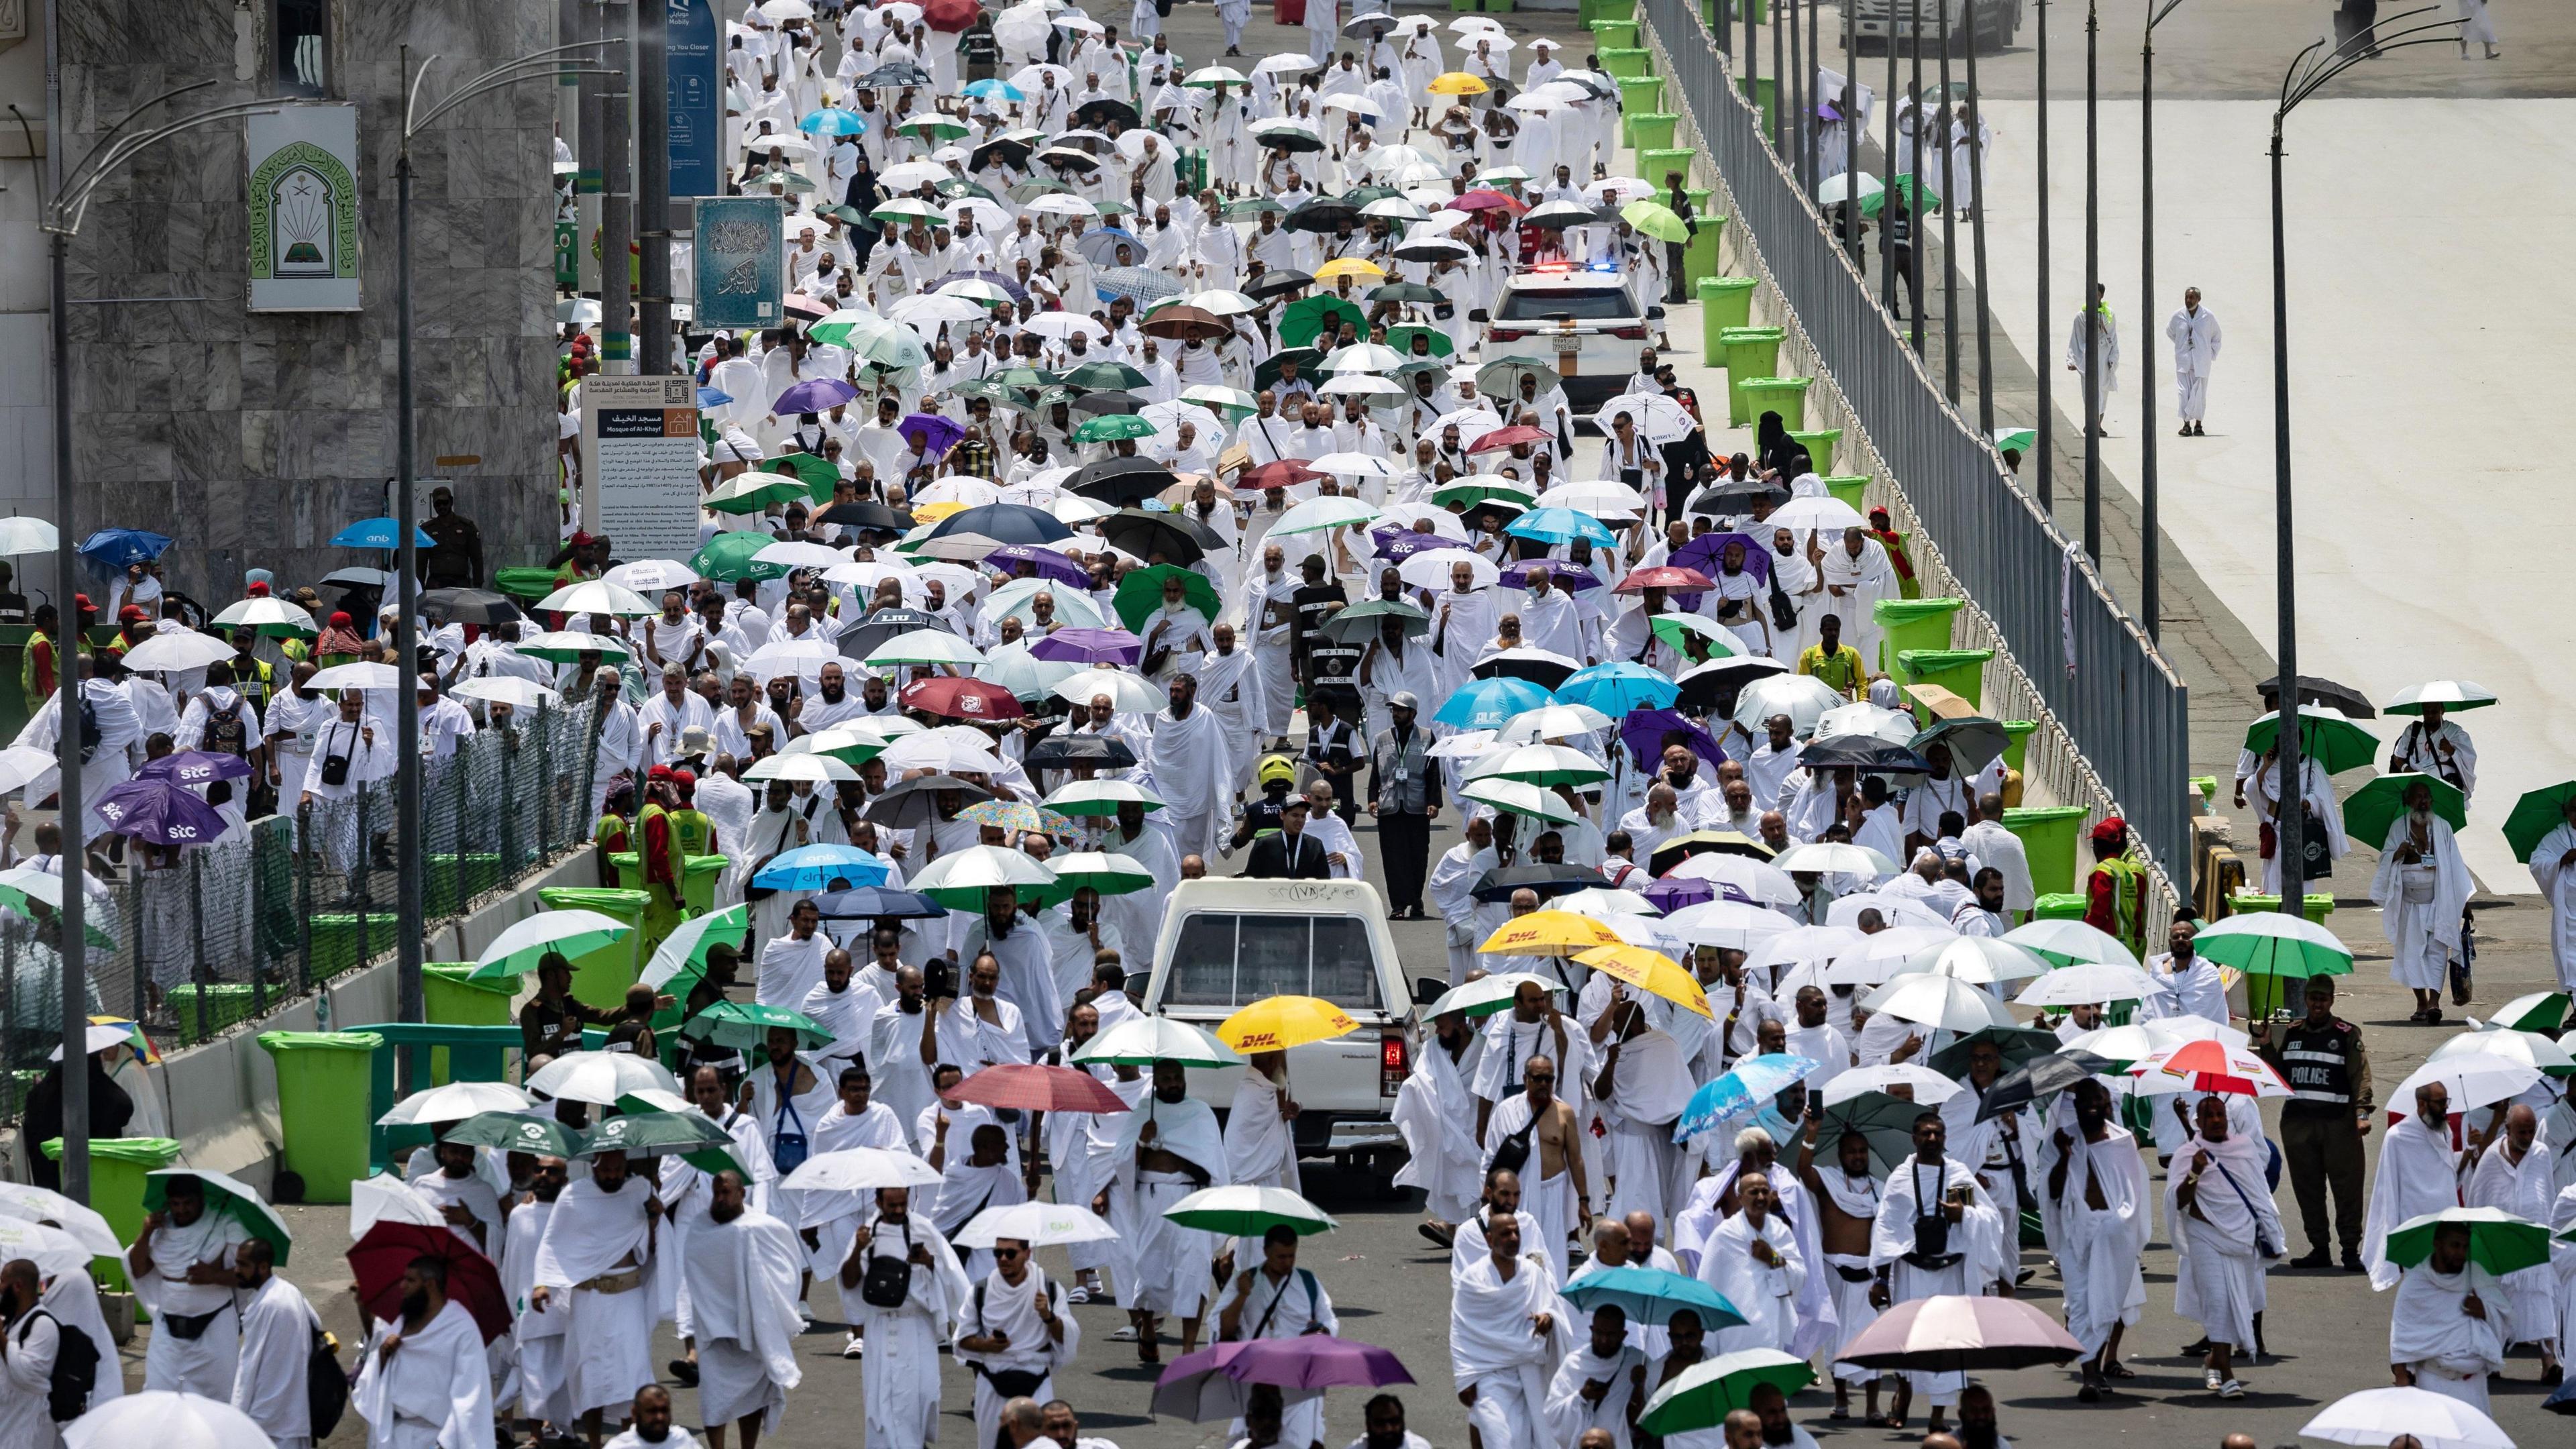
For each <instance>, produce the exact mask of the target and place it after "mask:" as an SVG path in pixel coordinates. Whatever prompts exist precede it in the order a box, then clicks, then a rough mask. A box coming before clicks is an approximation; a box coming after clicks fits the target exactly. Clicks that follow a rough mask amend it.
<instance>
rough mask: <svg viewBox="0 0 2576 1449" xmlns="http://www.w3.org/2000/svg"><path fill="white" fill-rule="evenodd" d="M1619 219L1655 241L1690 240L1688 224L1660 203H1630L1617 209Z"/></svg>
mask: <svg viewBox="0 0 2576 1449" xmlns="http://www.w3.org/2000/svg"><path fill="white" fill-rule="evenodd" d="M1619 219H1620V220H1621V221H1624V222H1626V223H1628V225H1630V226H1632V227H1635V228H1636V229H1637V230H1638V231H1640V232H1643V233H1645V234H1646V235H1647V236H1650V237H1653V238H1654V239H1655V240H1657V241H1665V242H1686V241H1689V240H1690V235H1691V229H1690V223H1689V222H1687V221H1684V220H1682V218H1681V213H1679V212H1677V211H1675V210H1673V209H1672V208H1671V207H1669V206H1666V205H1664V204H1663V203H1662V202H1660V201H1642V200H1640V201H1632V202H1629V203H1628V204H1627V205H1626V206H1623V207H1621V208H1619Z"/></svg>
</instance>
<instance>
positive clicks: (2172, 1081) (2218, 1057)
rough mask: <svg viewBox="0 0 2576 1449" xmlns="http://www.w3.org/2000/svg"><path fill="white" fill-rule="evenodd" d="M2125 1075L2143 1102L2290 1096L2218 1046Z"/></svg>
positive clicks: (2134, 1067)
mask: <svg viewBox="0 0 2576 1449" xmlns="http://www.w3.org/2000/svg"><path fill="white" fill-rule="evenodd" d="M2127 1075H2128V1076H2129V1077H2130V1078H2131V1081H2130V1088H2129V1089H2130V1090H2131V1091H2133V1092H2135V1093H2137V1094H2139V1095H2141V1096H2150V1097H2154V1096H2167V1095H2170V1094H2172V1093H2176V1092H2226V1093H2230V1094H2233V1095H2235V1096H2239V1097H2286V1096H2288V1095H2290V1088H2289V1084H2288V1083H2286V1082H2284V1081H2282V1080H2281V1076H2280V1073H2278V1072H2276V1071H2274V1070H2273V1069H2272V1066H2271V1064H2270V1063H2268V1062H2266V1061H2264V1060H2263V1059H2262V1058H2261V1057H2259V1056H2256V1055H2255V1054H2254V1053H2253V1052H2252V1051H2251V1050H2250V1049H2248V1048H2245V1047H2236V1046H2230V1045H2228V1044H2227V1043H2226V1042H2223V1041H2217V1040H2204V1041H2187V1042H2184V1043H2183V1044H2182V1045H2180V1046H2175V1047H2168V1048H2166V1049H2165V1050H2163V1051H2160V1052H2157V1053H2155V1054H2154V1055H2152V1056H2147V1057H2141V1058H2139V1059H2138V1060H2137V1061H2134V1062H2131V1063H2130V1064H2129V1067H2128V1073H2127ZM2419 1075H2420V1073H2419ZM2538 1079H2539V1074H2538V1073H2537V1072H2534V1073H2531V1074H2530V1076H2529V1077H2528V1078H2527V1079H2526V1080H2525V1081H2524V1085H2525V1086H2528V1085H2530V1083H2531V1082H2533V1081H2537V1080H2538ZM2516 1090H2520V1089H2519V1088H2517V1089H2516ZM2411 1097H2412V1094H2411V1092H2405V1091H2404V1089H2401V1092H2400V1093H2399V1094H2392V1095H2391V1097H2390V1100H2391V1101H2399V1100H2411Z"/></svg>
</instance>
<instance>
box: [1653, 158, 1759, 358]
mask: <svg viewBox="0 0 2576 1449" xmlns="http://www.w3.org/2000/svg"><path fill="white" fill-rule="evenodd" d="M1647 180H1649V181H1651V182H1652V183H1653V184H1654V185H1657V186H1661V185H1663V184H1664V178H1662V177H1660V176H1654V177H1648V178H1647ZM1682 180H1683V181H1685V182H1687V181H1689V180H1690V173H1689V172H1687V171H1685V172H1683V173H1682ZM1716 194H1717V193H1716V192H1714V191H1712V190H1710V189H1709V188H1707V187H1705V186H1689V185H1685V186H1684V187H1682V195H1684V196H1687V197H1689V198H1690V204H1691V221H1692V223H1693V224H1694V225H1696V226H1697V227H1698V230H1696V231H1694V232H1692V233H1691V239H1690V240H1689V241H1688V242H1686V243H1684V244H1683V246H1682V274H1683V275H1684V276H1691V277H1713V276H1716V275H1717V262H1718V253H1719V250H1720V248H1721V247H1722V246H1723V245H1724V243H1725V240H1726V216H1725V214H1724V213H1723V212H1717V211H1711V210H1710V209H1709V205H1708V202H1709V198H1710V197H1712V196H1714V195H1716ZM1751 319H1752V313H1750V312H1749V311H1748V312H1747V313H1746V314H1745V318H1744V321H1750V320H1751ZM1744 321H1737V322H1730V323H1728V324H1727V325H1728V326H1730V327H1741V326H1743V325H1744Z"/></svg>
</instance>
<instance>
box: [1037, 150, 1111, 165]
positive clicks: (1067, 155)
mask: <svg viewBox="0 0 2576 1449" xmlns="http://www.w3.org/2000/svg"><path fill="white" fill-rule="evenodd" d="M1037 159H1038V160H1039V162H1040V163H1042V164H1044V165H1048V166H1073V167H1079V168H1080V169H1082V170H1084V171H1097V170H1099V169H1100V158H1099V157H1097V156H1094V155H1092V154H1091V153H1090V152H1088V151H1082V150H1077V149H1075V148H1074V147H1071V146H1049V147H1048V148H1046V149H1045V150H1043V151H1040V152H1039V153H1038V156H1037Z"/></svg>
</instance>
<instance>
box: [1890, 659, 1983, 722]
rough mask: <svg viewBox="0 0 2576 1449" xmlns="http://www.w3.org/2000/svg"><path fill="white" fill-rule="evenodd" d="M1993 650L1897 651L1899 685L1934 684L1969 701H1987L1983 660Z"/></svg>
mask: <svg viewBox="0 0 2576 1449" xmlns="http://www.w3.org/2000/svg"><path fill="white" fill-rule="evenodd" d="M1994 657H1995V651H1993V650H1992V649H1900V650H1898V651H1897V652H1896V680H1897V683H1899V684H1937V685H1939V686H1941V687H1942V688H1943V689H1946V690H1948V691H1950V692H1951V693H1952V694H1955V695H1957V696H1959V697H1960V698H1961V699H1964V700H1966V701H1967V702H1968V704H1969V706H1970V707H1971V708H1975V707H1979V706H1982V705H1984V703H1985V702H1986V661H1987V660H1989V659H1992V658H1994Z"/></svg>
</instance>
